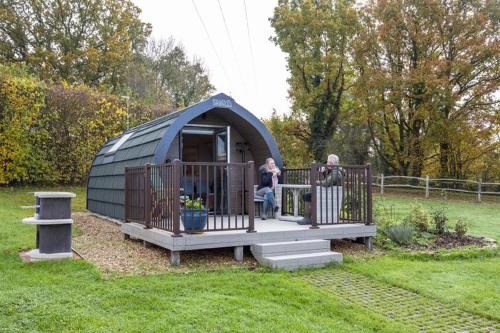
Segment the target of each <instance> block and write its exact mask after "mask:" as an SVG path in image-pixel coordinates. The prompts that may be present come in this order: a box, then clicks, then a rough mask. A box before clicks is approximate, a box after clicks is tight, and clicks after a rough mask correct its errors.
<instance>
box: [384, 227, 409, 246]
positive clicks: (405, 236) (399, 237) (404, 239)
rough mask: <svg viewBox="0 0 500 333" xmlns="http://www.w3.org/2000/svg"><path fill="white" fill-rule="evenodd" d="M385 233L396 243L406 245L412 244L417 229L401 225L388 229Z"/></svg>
mask: <svg viewBox="0 0 500 333" xmlns="http://www.w3.org/2000/svg"><path fill="white" fill-rule="evenodd" d="M384 232H385V234H386V235H387V237H389V239H390V240H391V241H393V242H394V243H396V244H399V245H405V244H409V243H411V241H412V239H413V233H414V232H415V228H414V226H413V225H410V224H407V223H401V224H396V225H391V226H388V227H386V228H385V229H384Z"/></svg>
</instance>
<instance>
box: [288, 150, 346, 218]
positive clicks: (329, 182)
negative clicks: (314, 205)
mask: <svg viewBox="0 0 500 333" xmlns="http://www.w3.org/2000/svg"><path fill="white" fill-rule="evenodd" d="M326 165H327V166H326V168H325V167H323V168H322V169H321V171H320V172H321V180H318V181H317V185H319V186H323V187H331V186H340V185H342V170H341V168H340V167H339V168H335V169H334V168H331V167H328V166H330V165H332V166H333V165H339V157H338V156H337V155H335V154H330V155H328V159H327V161H326ZM302 199H303V200H304V218H303V219H302V220H300V221H297V223H298V224H311V192H307V193H304V194H303V195H302Z"/></svg>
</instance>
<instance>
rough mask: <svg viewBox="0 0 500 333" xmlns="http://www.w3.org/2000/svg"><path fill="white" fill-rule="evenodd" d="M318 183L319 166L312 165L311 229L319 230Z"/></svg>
mask: <svg viewBox="0 0 500 333" xmlns="http://www.w3.org/2000/svg"><path fill="white" fill-rule="evenodd" d="M317 181H318V165H316V164H311V226H310V227H309V229H318V220H317V216H318V212H317V202H318V198H317V193H316V187H317V184H316V182H317Z"/></svg>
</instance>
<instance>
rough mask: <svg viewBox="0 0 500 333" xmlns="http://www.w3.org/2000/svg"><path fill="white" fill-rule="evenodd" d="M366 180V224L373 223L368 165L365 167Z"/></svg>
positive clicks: (370, 174)
mask: <svg viewBox="0 0 500 333" xmlns="http://www.w3.org/2000/svg"><path fill="white" fill-rule="evenodd" d="M366 171H367V175H366V176H367V179H366V215H367V216H366V222H365V223H366V224H367V225H369V224H372V223H373V213H372V210H373V206H372V204H373V202H372V165H371V164H368V165H367V166H366Z"/></svg>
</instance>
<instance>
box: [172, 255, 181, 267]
mask: <svg viewBox="0 0 500 333" xmlns="http://www.w3.org/2000/svg"><path fill="white" fill-rule="evenodd" d="M170 263H171V264H172V266H180V264H181V252H180V251H170Z"/></svg>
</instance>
